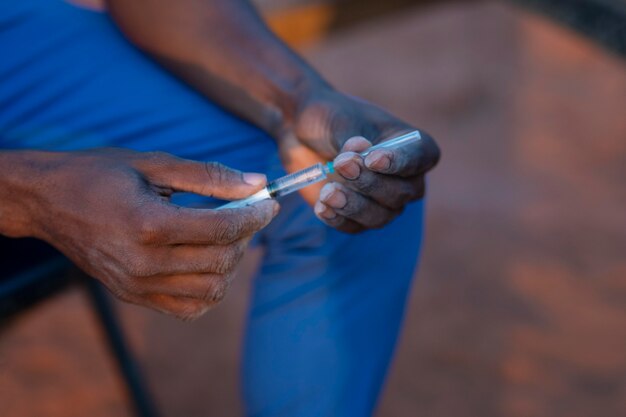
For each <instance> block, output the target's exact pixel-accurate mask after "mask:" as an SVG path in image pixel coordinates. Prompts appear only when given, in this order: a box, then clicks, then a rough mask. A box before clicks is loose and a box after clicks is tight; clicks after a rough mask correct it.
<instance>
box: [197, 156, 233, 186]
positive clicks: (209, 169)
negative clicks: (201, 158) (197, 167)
mask: <svg viewBox="0 0 626 417" xmlns="http://www.w3.org/2000/svg"><path fill="white" fill-rule="evenodd" d="M204 169H205V170H206V174H207V176H208V181H209V182H217V183H220V182H223V181H225V180H227V179H228V177H229V174H230V172H231V170H230V169H229V168H228V167H226V165H224V164H221V163H219V162H214V161H208V162H205V163H204Z"/></svg>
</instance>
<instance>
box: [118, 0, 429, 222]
mask: <svg viewBox="0 0 626 417" xmlns="http://www.w3.org/2000/svg"><path fill="white" fill-rule="evenodd" d="M108 4H109V8H110V12H111V15H112V16H113V18H114V20H115V21H116V22H117V23H118V24H119V26H120V27H121V29H122V30H123V32H124V33H126V35H127V36H128V38H129V39H130V40H131V41H132V42H134V43H135V44H136V45H138V46H139V47H140V48H142V49H143V50H145V51H147V52H148V53H149V54H151V55H153V56H154V57H155V58H156V59H157V60H159V61H160V62H161V63H163V64H164V65H165V66H166V67H168V68H169V69H170V70H172V71H173V72H174V73H175V74H177V75H178V76H179V77H181V78H182V79H184V80H186V81H187V82H188V83H189V84H191V85H192V86H194V87H195V88H196V89H197V90H198V91H200V92H202V93H203V94H205V95H206V96H208V97H210V98H211V99H213V100H214V101H216V102H217V103H219V104H221V105H223V106H224V107H226V108H228V109H230V110H231V111H233V112H234V113H236V114H238V115H240V116H242V117H244V118H245V119H247V120H249V121H251V122H252V123H254V124H256V125H257V126H259V127H261V128H262V129H264V130H266V131H267V132H269V133H270V134H272V135H273V136H274V138H275V139H276V140H277V142H278V146H279V152H280V154H281V158H282V160H283V163H284V165H285V167H286V169H287V170H288V171H291V172H293V171H295V170H297V169H302V168H306V167H307V166H310V165H311V164H313V163H315V162H319V161H320V160H327V159H332V158H335V157H337V156H338V154H339V153H340V152H342V155H341V156H339V158H341V159H340V160H337V161H335V167H336V168H337V172H338V173H339V174H340V176H341V178H339V180H338V181H336V182H333V183H330V184H327V186H326V187H327V188H326V190H325V192H323V193H321V194H320V188H316V187H309V188H307V189H305V190H303V195H304V197H305V199H307V201H308V202H309V203H310V204H315V212H316V214H317V216H318V217H319V218H320V219H321V220H322V221H324V222H325V223H327V224H329V225H331V226H333V227H336V228H338V229H340V230H344V231H346V232H358V231H361V230H364V229H369V228H378V227H382V226H384V225H385V224H386V223H388V222H389V221H391V220H392V219H394V218H395V217H396V216H397V215H398V214H399V213H400V212H402V209H403V207H404V206H405V205H406V204H407V203H409V202H411V201H413V200H417V199H420V198H422V196H423V195H424V175H425V173H426V172H427V171H429V170H430V169H432V168H433V167H434V166H435V165H436V164H437V161H438V159H439V149H438V147H437V145H436V144H435V142H434V141H433V140H432V139H431V138H430V137H429V136H427V135H424V140H423V141H422V142H421V143H420V145H419V146H415V147H413V148H412V149H403V150H398V151H375V152H373V153H372V154H371V155H370V157H368V158H367V159H366V160H363V158H361V157H360V156H359V155H358V152H361V151H363V150H364V149H366V148H367V147H368V146H371V144H372V143H378V142H380V141H383V140H385V139H388V138H390V137H391V136H393V135H397V134H401V133H405V132H407V131H410V130H412V129H414V127H412V126H410V125H409V124H408V123H406V122H404V121H402V120H400V119H398V118H396V117H394V116H393V115H390V114H389V113H387V112H385V111H384V110H382V109H380V108H378V107H376V106H374V105H372V104H370V103H367V102H365V101H363V100H359V99H357V98H354V97H351V96H348V95H345V94H342V93H341V92H339V91H337V90H335V89H333V88H332V87H331V86H330V85H329V84H328V83H327V82H325V81H324V80H323V79H322V78H321V76H320V75H319V74H317V73H316V72H315V71H314V70H313V69H312V68H311V67H310V66H309V65H307V64H306V63H305V62H304V61H303V60H302V59H300V58H299V57H298V56H297V55H296V54H295V53H294V52H292V51H291V50H290V49H289V48H287V47H286V46H285V45H284V44H283V43H282V42H281V41H280V40H278V39H277V38H276V37H275V36H274V35H273V34H272V33H271V32H270V31H269V29H268V28H267V27H266V26H265V25H264V23H263V22H262V20H261V19H260V17H259V16H258V15H257V13H256V12H255V10H254V8H253V7H252V6H251V5H250V3H249V2H248V1H246V0H177V1H171V0H108ZM354 137H361V139H353V140H352V141H349V139H351V138H354ZM320 197H321V198H320Z"/></svg>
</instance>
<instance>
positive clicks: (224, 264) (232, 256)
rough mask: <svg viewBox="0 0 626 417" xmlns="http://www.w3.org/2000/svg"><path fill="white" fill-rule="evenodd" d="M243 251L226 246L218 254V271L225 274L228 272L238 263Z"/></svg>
mask: <svg viewBox="0 0 626 417" xmlns="http://www.w3.org/2000/svg"><path fill="white" fill-rule="evenodd" d="M242 255H243V252H241V251H238V250H235V249H232V248H228V249H226V250H224V251H223V252H222V253H221V254H220V259H219V262H218V268H217V269H218V271H217V272H218V273H220V274H227V273H230V272H231V271H232V270H233V269H234V268H235V267H236V266H237V264H238V263H239V260H240V259H241V256H242Z"/></svg>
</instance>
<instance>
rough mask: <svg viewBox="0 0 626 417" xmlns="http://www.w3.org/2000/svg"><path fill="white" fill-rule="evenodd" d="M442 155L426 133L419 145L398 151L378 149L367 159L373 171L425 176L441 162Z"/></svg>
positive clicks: (404, 175)
mask: <svg viewBox="0 0 626 417" xmlns="http://www.w3.org/2000/svg"><path fill="white" fill-rule="evenodd" d="M440 156H441V153H440V150H439V147H438V146H437V144H436V143H435V141H434V140H433V139H432V138H431V137H430V136H429V135H427V134H426V133H422V139H421V140H420V141H419V142H418V143H417V144H411V145H405V146H401V147H399V148H397V149H376V150H373V151H372V152H370V154H369V155H367V157H366V158H365V166H366V167H367V168H369V169H371V170H372V171H376V172H380V173H382V174H388V175H398V176H401V177H413V176H418V175H423V174H425V173H426V172H428V171H430V170H431V169H432V168H434V167H435V165H437V163H438V162H439V159H440Z"/></svg>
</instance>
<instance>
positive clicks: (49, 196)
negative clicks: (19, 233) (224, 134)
mask: <svg viewBox="0 0 626 417" xmlns="http://www.w3.org/2000/svg"><path fill="white" fill-rule="evenodd" d="M42 159H43V160H44V161H45V172H43V173H40V174H41V175H39V176H40V178H42V180H41V183H40V184H39V186H38V190H37V199H36V200H35V201H36V204H35V206H36V207H35V209H34V212H35V215H34V216H33V217H34V219H35V222H34V224H35V229H36V230H35V231H34V232H33V233H32V234H31V235H33V236H35V237H38V238H41V239H44V240H46V241H47V242H49V243H51V244H52V245H54V246H55V247H57V248H58V249H59V250H60V251H61V252H63V253H64V254H65V255H67V256H68V257H69V258H70V259H71V260H72V261H73V262H74V263H75V264H76V265H77V266H78V267H80V268H81V269H83V270H84V271H85V272H87V273H88V274H90V275H91V276H93V277H95V278H97V279H99V280H100V281H102V282H103V283H104V284H105V285H106V286H107V287H108V288H109V289H110V290H111V291H112V292H113V293H114V294H115V295H116V296H118V297H119V298H121V299H122V300H125V301H129V302H131V303H135V304H139V305H143V306H148V307H151V308H154V309H156V310H159V311H162V312H166V313H169V314H173V315H175V316H177V317H179V318H182V319H193V318H196V317H198V316H199V315H201V314H202V313H204V312H205V311H206V310H207V309H208V308H209V307H211V306H213V305H214V304H216V303H218V302H219V301H221V300H222V298H223V297H224V294H225V292H226V290H227V288H228V286H229V282H230V279H231V277H232V275H233V271H234V269H235V267H236V266H237V264H238V262H239V261H240V259H241V257H242V255H243V253H244V250H245V248H246V246H247V244H248V242H249V241H250V238H251V236H252V235H253V234H254V233H255V232H257V231H258V230H260V229H262V228H263V227H265V226H266V225H267V224H268V223H269V222H270V221H271V219H272V218H273V217H274V215H275V214H276V213H277V211H278V205H277V204H276V203H275V202H273V201H266V202H262V203H259V204H257V205H254V206H251V207H247V208H242V209H234V210H220V211H215V210H209V209H191V208H184V207H180V206H176V205H173V204H171V203H170V202H169V199H170V196H171V195H172V194H173V193H174V192H177V191H185V192H192V193H196V194H201V195H205V196H215V197H219V198H225V199H238V198H243V197H247V196H248V195H250V194H252V193H254V192H256V191H258V190H259V189H261V188H262V187H263V186H264V185H265V181H266V180H265V176H263V175H260V174H242V173H241V172H238V171H234V170H231V169H229V168H227V167H225V166H223V165H220V164H217V163H201V162H194V161H189V160H184V159H179V158H176V157H174V156H171V155H168V154H164V153H137V152H132V151H127V150H120V149H102V150H95V151H87V152H71V153H46V154H45V155H44V157H43V158H42Z"/></svg>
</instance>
